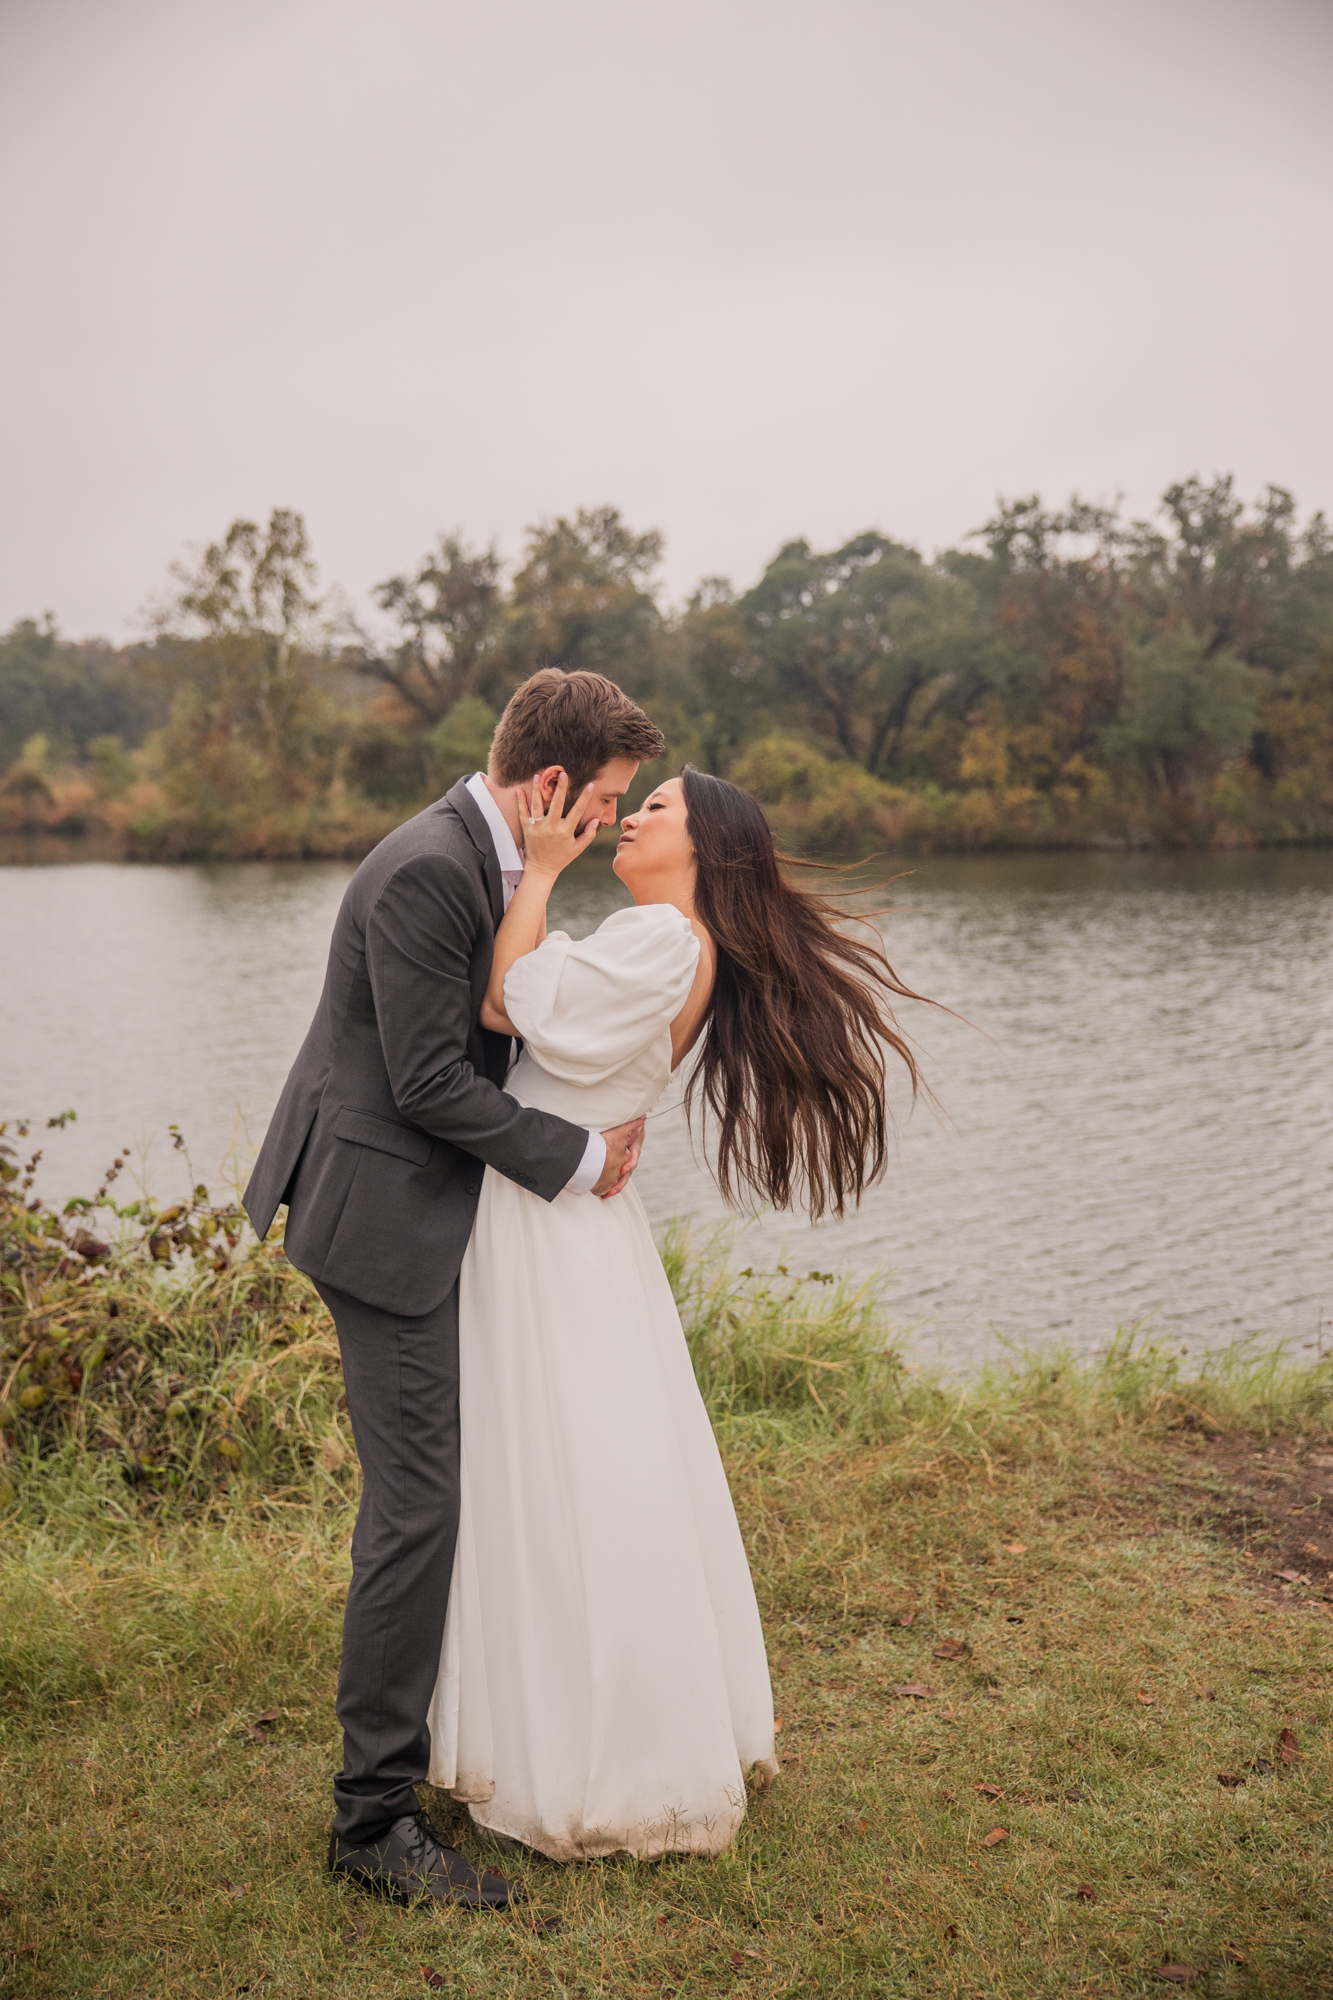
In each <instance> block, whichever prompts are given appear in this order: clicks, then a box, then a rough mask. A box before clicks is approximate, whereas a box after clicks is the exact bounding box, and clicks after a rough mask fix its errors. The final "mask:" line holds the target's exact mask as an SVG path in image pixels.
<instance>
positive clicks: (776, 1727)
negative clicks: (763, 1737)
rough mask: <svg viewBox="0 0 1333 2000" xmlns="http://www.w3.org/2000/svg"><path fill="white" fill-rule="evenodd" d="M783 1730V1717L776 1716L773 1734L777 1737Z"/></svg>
mask: <svg viewBox="0 0 1333 2000" xmlns="http://www.w3.org/2000/svg"><path fill="white" fill-rule="evenodd" d="M781 1728H782V1717H781V1716H780V1715H775V1716H774V1717H773V1734H774V1735H775V1736H776V1735H777V1734H778V1732H779V1730H780V1729H781Z"/></svg>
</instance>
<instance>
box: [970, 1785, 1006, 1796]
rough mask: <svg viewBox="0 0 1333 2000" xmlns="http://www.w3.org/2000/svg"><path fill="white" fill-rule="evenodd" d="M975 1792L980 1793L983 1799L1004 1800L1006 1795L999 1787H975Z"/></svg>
mask: <svg viewBox="0 0 1333 2000" xmlns="http://www.w3.org/2000/svg"><path fill="white" fill-rule="evenodd" d="M972 1789H973V1791H974V1792H980V1793H981V1796H982V1798H983V1799H1002V1798H1003V1797H1004V1793H1003V1792H1002V1791H1001V1790H1000V1787H999V1786H998V1785H973V1787H972Z"/></svg>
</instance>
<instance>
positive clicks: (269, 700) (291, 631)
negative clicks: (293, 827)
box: [158, 507, 337, 826]
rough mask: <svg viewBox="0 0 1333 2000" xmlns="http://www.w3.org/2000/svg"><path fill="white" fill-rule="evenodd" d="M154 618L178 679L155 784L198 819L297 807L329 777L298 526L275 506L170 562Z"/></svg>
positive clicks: (307, 558) (315, 605) (311, 569)
mask: <svg viewBox="0 0 1333 2000" xmlns="http://www.w3.org/2000/svg"><path fill="white" fill-rule="evenodd" d="M173 574H174V580H175V588H174V590H173V592H172V595H171V598H170V600H169V602H168V603H167V604H166V606H165V607H164V609H163V611H162V612H161V613H160V616H159V647H158V650H159V653H160V654H161V656H162V658H163V660H164V662H165V663H166V666H167V668H168V671H169V672H170V673H171V675H172V676H173V679H174V681H175V685H176V695H175V699H174V701H173V703H172V710H171V720H170V722H169V723H168V725H167V728H166V731H165V732H164V735H163V738H162V743H161V749H162V760H161V761H162V769H163V783H164V787H165V789H166V791H167V794H168V797H169V798H170V799H171V800H172V802H173V804H175V805H176V806H177V807H178V808H180V809H182V810H184V811H187V812H189V813H191V814H193V815H194V816H195V817H196V818H198V819H199V821H200V822H201V824H214V825H219V826H221V825H225V823H227V821H228V820H229V819H230V817H231V816H233V815H234V814H235V813H236V812H238V811H241V810H245V809H250V810H263V809H266V808H272V807H275V806H286V805H293V804H302V803H306V802H308V801H309V800H311V799H312V798H314V797H315V796H316V795H317V794H318V793H319V792H320V791H321V790H322V789H323V788H324V787H325V786H326V785H327V782H328V779H329V777H330V775H331V770H332V760H333V753H334V750H335V748H336V740H337V729H336V726H335V725H334V721H333V718H332V716H331V714H330V711H329V708H328V704H327V702H326V700H325V699H324V696H323V692H322V689H321V676H322V672H323V669H324V667H325V664H326V657H325V655H324V654H323V653H322V652H321V651H320V650H319V647H318V637H319V634H318V629H317V625H316V617H317V614H318V612H319V609H320V602H319V599H318V598H317V597H316V595H315V594H314V590H315V580H316V570H315V564H314V561H313V558H312V556H311V553H310V547H309V542H308V538H307V535H306V529H305V522H304V521H303V520H302V518H301V516H300V515H299V514H298V513H295V512H294V511H292V510H291V509H289V508H285V507H278V508H275V509H274V510H273V513H272V514H271V515H270V517H269V522H268V525H267V527H266V528H261V527H259V526H258V525H257V524H256V523H255V522H253V521H246V520H236V521H233V522H232V524H231V526H230V527H229V528H228V530H227V532H226V534H225V535H224V536H223V538H222V540H221V541H220V542H212V543H210V544H209V546H208V548H207V549H206V550H205V551H204V554H203V556H202V557H201V558H200V559H199V561H198V562H197V563H196V564H195V565H194V566H193V567H189V566H186V565H177V567H176V569H175V571H174V572H173Z"/></svg>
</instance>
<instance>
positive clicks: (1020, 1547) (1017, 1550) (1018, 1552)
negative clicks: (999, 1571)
mask: <svg viewBox="0 0 1333 2000" xmlns="http://www.w3.org/2000/svg"><path fill="white" fill-rule="evenodd" d="M1004 1552H1005V1554H1006V1555H1007V1556H1025V1555H1026V1554H1027V1552H1028V1545H1027V1543H1026V1542H1006V1543H1005V1545H1004Z"/></svg>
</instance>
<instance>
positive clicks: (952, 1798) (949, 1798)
mask: <svg viewBox="0 0 1333 2000" xmlns="http://www.w3.org/2000/svg"><path fill="white" fill-rule="evenodd" d="M940 1797H941V1798H942V1799H943V1800H944V1803H945V1805H946V1806H956V1805H957V1804H958V1797H957V1794H956V1793H954V1792H941V1793H940Z"/></svg>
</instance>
